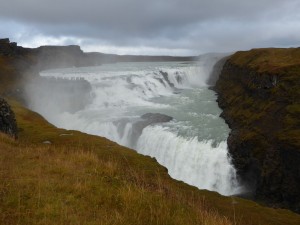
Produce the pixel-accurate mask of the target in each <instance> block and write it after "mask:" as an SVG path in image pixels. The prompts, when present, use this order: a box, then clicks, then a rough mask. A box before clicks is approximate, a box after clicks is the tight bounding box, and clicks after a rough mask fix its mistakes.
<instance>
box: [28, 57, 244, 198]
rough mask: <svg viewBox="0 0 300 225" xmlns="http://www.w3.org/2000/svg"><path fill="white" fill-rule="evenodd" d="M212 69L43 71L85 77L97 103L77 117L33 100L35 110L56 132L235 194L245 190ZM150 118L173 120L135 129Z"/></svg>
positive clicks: (145, 66) (129, 66)
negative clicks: (81, 136) (132, 152)
mask: <svg viewBox="0 0 300 225" xmlns="http://www.w3.org/2000/svg"><path fill="white" fill-rule="evenodd" d="M209 65H210V66H207V64H206V63H205V61H201V62H199V63H197V64H195V63H178V62H177V63H174V62H172V63H117V64H108V65H103V66H100V67H87V68H72V69H59V70H52V71H45V72H43V73H42V74H41V75H42V76H51V77H53V76H54V77H63V78H67V79H72V78H77V77H82V78H84V79H86V80H87V81H88V82H90V83H91V85H92V93H91V95H92V96H93V100H92V102H91V103H90V104H88V105H87V106H86V107H85V108H84V109H83V110H81V111H78V112H76V113H73V114H71V113H67V112H64V113H61V114H54V115H53V112H43V111H42V108H43V103H42V102H43V101H42V100H41V101H40V102H37V100H36V98H35V100H34V101H35V102H31V103H32V104H31V105H32V106H33V109H34V110H36V111H38V112H42V114H43V115H44V116H45V117H46V118H47V119H48V120H49V121H50V122H52V123H53V124H55V125H56V126H58V127H63V128H67V129H77V130H80V131H84V132H87V133H90V134H96V135H100V136H104V137H107V138H109V139H111V140H113V141H116V142H118V143H119V144H121V145H125V146H128V147H130V148H133V149H136V150H137V151H138V152H139V153H141V154H144V155H150V156H153V157H155V158H156V159H157V161H158V162H159V163H160V164H162V165H164V166H165V167H167V168H168V171H169V174H170V175H171V176H172V177H173V178H175V179H177V180H182V181H184V182H186V183H189V184H191V185H195V186H197V187H198V188H200V189H208V190H213V191H217V192H219V193H221V194H223V195H232V194H237V193H239V192H240V191H241V189H240V187H239V185H238V183H237V180H236V172H235V169H234V168H233V166H232V165H231V163H230V158H229V157H228V152H227V144H226V139H227V136H228V133H229V128H228V127H227V125H226V124H225V122H224V121H223V120H222V119H221V118H220V117H219V114H220V112H221V111H220V109H219V108H218V106H217V103H216V101H215V100H216V96H215V93H214V92H213V91H211V90H209V89H208V87H207V86H206V84H205V81H206V80H207V78H208V74H209V72H210V70H211V65H213V64H212V63H210V64H209ZM160 71H162V72H163V73H161V72H160ZM163 74H165V75H163ZM145 113H161V114H165V115H169V116H172V117H173V120H171V121H170V122H167V123H156V124H151V125H148V126H146V127H138V126H136V124H137V123H138V122H139V121H142V119H141V118H140V116H141V115H143V114H145Z"/></svg>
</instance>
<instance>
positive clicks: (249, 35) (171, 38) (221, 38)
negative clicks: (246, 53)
mask: <svg viewBox="0 0 300 225" xmlns="http://www.w3.org/2000/svg"><path fill="white" fill-rule="evenodd" d="M299 10H300V2H299V1H298V0H289V1H282V0H252V1H241V0H226V1H225V0H202V1H201V0H152V1H149V0H147V1H146V0H85V1H82V0H64V1H62V0H27V1H24V0H10V1H5V2H2V3H1V8H0V23H1V22H2V24H3V26H7V27H8V25H7V24H11V22H7V21H13V22H14V25H15V26H16V27H18V30H16V31H14V32H15V35H14V36H15V37H16V38H17V39H18V38H19V39H22V38H29V37H30V35H29V36H28V33H30V34H31V35H44V36H48V37H53V38H55V37H70V41H69V42H72V40H73V39H72V38H75V39H77V40H78V42H80V43H83V44H86V45H88V44H93V45H97V43H101V44H109V45H115V46H130V47H133V46H148V47H157V48H169V49H174V48H182V49H190V50H191V52H193V51H194V50H195V48H199V52H201V51H209V50H208V48H218V47H219V48H220V49H224V50H234V49H235V48H241V47H242V48H248V47H251V46H253V47H257V46H260V45H261V44H263V43H265V42H268V41H269V43H270V45H272V43H273V44H274V45H275V44H276V45H280V44H283V45H289V44H288V43H289V39H291V42H290V43H291V44H292V45H294V44H295V41H294V40H295V37H296V38H298V37H299V31H297V30H300V23H299V22H298V21H299V19H300V18H299V13H298V12H299ZM269 23H270V24H271V25H270V29H266V27H267V26H268V24H269ZM292 23H294V26H295V28H294V31H292V30H291V29H290V28H289V27H285V24H292ZM282 26H283V27H282ZM20 28H21V29H20ZM26 29H29V30H30V32H28V31H26ZM274 29H275V30H276V29H281V30H282V32H287V33H286V36H282V34H280V32H274ZM11 30H12V27H8V31H7V32H4V33H7V34H10V33H13V31H11ZM24 30H25V31H24ZM0 31H1V34H2V30H1V28H0ZM268 33H270V34H274V35H275V36H274V37H268V38H266V36H268ZM273 39H274V42H272V40H273ZM237 40H239V41H238V42H237ZM213 51H215V50H214V49H213Z"/></svg>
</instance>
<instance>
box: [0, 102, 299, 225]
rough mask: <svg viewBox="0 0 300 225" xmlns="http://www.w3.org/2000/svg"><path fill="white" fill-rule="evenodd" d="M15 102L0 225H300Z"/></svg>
mask: <svg viewBox="0 0 300 225" xmlns="http://www.w3.org/2000/svg"><path fill="white" fill-rule="evenodd" d="M10 104H11V105H12V106H13V110H14V111H15V112H16V117H17V122H18V124H19V126H20V138H19V140H18V141H14V140H11V139H10V138H8V137H6V136H4V135H0V160H1V163H0V180H1V182H0V223H1V224H125V225H126V224H141V225H142V224H179V225H180V224H205V225H217V224H218V225H219V224H224V225H227V224H228V225H229V224H243V225H247V224H261V225H265V224H298V223H299V222H300V216H298V215H296V214H293V213H291V212H289V211H287V210H275V209H270V208H266V207H262V206H260V205H258V204H257V203H254V202H251V201H247V200H244V199H239V198H235V197H232V198H230V197H224V196H221V195H219V194H217V193H214V192H209V191H204V190H203V191H200V190H198V189H197V188H194V187H191V186H189V185H186V184H184V183H182V182H179V181H175V180H173V179H171V178H170V177H169V175H168V174H167V170H166V169H165V168H164V167H162V166H160V165H159V164H158V163H157V162H156V161H155V160H154V159H152V158H150V157H146V156H142V155H139V154H137V153H136V152H135V151H133V150H130V149H127V148H125V147H121V146H119V145H117V144H116V143H113V142H111V141H108V140H107V139H105V138H101V137H97V136H92V135H87V134H84V133H80V132H77V131H67V130H63V129H58V128H56V127H54V126H52V125H51V124H49V123H48V122H47V121H45V120H44V119H43V118H42V117H41V116H40V115H38V114H37V113H34V112H31V111H29V110H28V109H26V108H24V107H22V106H21V105H20V104H18V103H17V102H15V101H13V100H10ZM62 134H69V135H62ZM44 141H51V143H52V144H43V142H44Z"/></svg>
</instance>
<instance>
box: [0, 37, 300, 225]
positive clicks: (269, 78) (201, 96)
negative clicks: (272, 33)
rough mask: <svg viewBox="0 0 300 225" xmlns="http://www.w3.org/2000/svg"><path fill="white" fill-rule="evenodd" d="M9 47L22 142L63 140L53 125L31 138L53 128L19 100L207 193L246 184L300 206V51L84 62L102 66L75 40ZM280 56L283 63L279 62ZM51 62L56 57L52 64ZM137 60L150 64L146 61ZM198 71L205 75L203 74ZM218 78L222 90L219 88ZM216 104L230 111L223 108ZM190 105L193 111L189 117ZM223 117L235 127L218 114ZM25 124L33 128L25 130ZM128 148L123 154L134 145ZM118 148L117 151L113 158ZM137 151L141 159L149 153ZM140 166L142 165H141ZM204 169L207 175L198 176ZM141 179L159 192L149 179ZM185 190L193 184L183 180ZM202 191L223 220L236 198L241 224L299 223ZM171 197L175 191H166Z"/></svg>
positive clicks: (7, 93)
mask: <svg viewBox="0 0 300 225" xmlns="http://www.w3.org/2000/svg"><path fill="white" fill-rule="evenodd" d="M4 45H5V46H6V50H5V51H2V52H1V53H0V63H1V70H0V75H1V76H0V79H1V83H0V87H1V96H2V97H4V98H6V99H8V100H9V103H12V105H13V110H14V111H15V113H16V116H17V122H19V126H20V128H19V136H20V143H22V142H24V143H27V142H26V141H28V140H31V139H30V138H32V140H38V141H39V144H41V145H45V144H43V141H49V143H51V144H52V145H53V148H55V146H56V145H58V144H59V143H60V142H59V141H58V140H57V137H56V136H55V137H54V136H52V131H51V132H49V131H47V132H42V138H43V139H40V135H41V134H40V133H41V132H39V130H38V131H37V132H35V133H34V136H32V135H31V136H28V132H29V131H30V132H31V130H33V128H32V127H38V129H41V130H42V129H44V126H45V127H47V126H48V125H47V126H46V125H43V126H42V127H43V128H40V124H39V123H40V122H39V123H36V122H35V120H32V118H31V117H29V116H28V115H31V113H29V112H27V111H26V113H24V112H23V111H22V110H20V109H19V107H16V105H15V103H14V101H15V99H17V100H18V101H19V102H22V103H23V104H25V105H26V106H27V107H30V108H32V109H34V110H36V111H39V112H40V113H41V114H42V115H44V116H45V118H47V119H48V120H49V121H50V122H52V123H54V124H56V125H57V126H60V127H66V128H68V129H72V130H73V129H81V130H82V131H84V132H88V133H91V134H96V135H101V136H107V137H108V138H110V139H112V140H113V141H117V142H118V143H121V144H123V145H126V146H128V147H131V148H135V149H137V151H140V152H141V153H144V154H146V155H150V156H153V157H156V158H157V161H158V162H160V163H161V164H162V165H165V166H166V167H170V168H169V169H168V173H169V174H170V175H171V176H172V177H174V178H176V179H179V180H184V179H183V178H182V177H185V178H188V180H187V181H185V182H187V183H190V184H192V185H195V186H197V187H199V188H201V189H210V190H214V191H218V192H220V193H222V194H224V195H234V194H240V193H243V191H244V190H243V188H245V189H247V190H250V191H251V193H252V195H251V196H250V197H251V198H254V199H256V200H258V201H262V202H264V203H268V204H269V205H271V206H273V207H285V208H289V209H292V210H294V211H296V212H297V211H298V209H299V206H298V202H299V201H298V196H299V192H298V189H299V188H298V187H299V171H298V167H297V165H298V161H299V155H298V153H299V152H298V150H299V145H298V142H299V136H298V134H299V126H298V125H299V109H298V103H299V102H298V101H299V98H298V97H299V91H298V89H297V87H299V76H298V75H299V70H298V69H299V62H298V61H297V59H298V58H299V57H297V56H298V51H299V49H287V50H281V49H273V50H268V49H264V50H252V51H250V52H238V53H235V54H233V55H232V56H229V58H225V59H222V60H221V62H218V63H217V64H215V62H217V61H218V60H219V59H220V58H218V57H217V58H215V57H212V58H209V57H210V56H207V58H208V59H209V60H208V64H207V63H204V62H205V57H202V59H201V58H200V60H199V62H198V64H197V62H194V61H195V59H194V58H180V59H178V62H174V61H177V59H176V60H174V61H173V62H159V63H158V62H138V63H137V62H128V61H130V59H134V58H135V57H130V59H129V58H126V57H123V59H122V62H121V63H120V62H119V63H115V64H105V65H104V64H103V65H102V66H98V67H87V66H94V65H99V64H101V63H100V62H101V60H96V59H95V58H93V60H91V61H89V60H86V61H84V60H82V61H81V59H83V58H85V57H86V56H87V55H88V54H86V53H83V52H82V51H81V50H80V48H79V47H76V46H68V47H62V48H60V47H51V46H50V47H43V48H38V49H25V48H22V47H18V46H16V45H15V44H11V43H9V42H8V43H7V42H5V43H4V44H3V46H4ZM7 46H8V47H7ZM9 49H10V50H9ZM41 49H44V50H41ZM66 49H69V50H66ZM71 49H72V50H71ZM0 50H1V48H0ZM73 50H74V51H73ZM41 52H42V53H41ZM74 52H76V54H75V53H74ZM41 54H42V55H43V57H41ZM274 54H275V55H276V58H275V59H276V60H275V59H274V58H272V55H274ZM287 56H289V57H287ZM60 57H61V58H60ZM102 57H104V58H105V57H106V56H105V55H102ZM111 57H112V56H108V58H106V60H107V62H112V61H110V60H111ZM113 57H114V58H115V57H117V58H118V56H113ZM121 58H122V57H121ZM137 58H138V57H137ZM137 58H135V59H137ZM146 58H147V57H146ZM150 58H151V57H150ZM159 58H160V59H165V60H166V61H170V60H171V59H174V58H169V57H159ZM207 58H206V59H207ZM52 59H55V60H54V61H53V62H51V61H52ZM57 59H66V60H57ZM85 59H86V58H85ZM143 59H145V58H143ZM148 59H149V58H147V60H148ZM152 59H154V61H155V58H152ZM156 59H157V58H156ZM191 59H193V61H191ZM147 60H145V61H147ZM201 60H202V61H201ZM95 61H96V62H97V63H95ZM124 61H126V62H124ZM133 61H134V60H133ZM139 61H144V60H142V59H141V58H140V60H139ZM150 61H151V60H150ZM171 61H172V60H171ZM79 62H81V63H83V62H84V63H85V64H81V65H84V66H86V67H81V68H74V66H79V65H80V64H78V63H79ZM223 64H224V66H223ZM205 66H207V67H205ZM65 67H69V68H65ZM213 67H214V70H213V71H211V69H212V68H213ZM55 68H60V69H55ZM199 68H200V69H199ZM204 68H210V69H208V70H206V69H204ZM49 69H50V70H49ZM45 70H46V71H45ZM41 71H43V72H41ZM216 71H217V72H216ZM218 71H219V72H218ZM39 74H41V75H42V76H41V77H39ZM105 74H106V75H105ZM199 74H204V75H203V76H202V77H201V79H199V77H198V76H197V75H199ZM209 74H210V75H211V76H210V77H209V76H208V75H209ZM219 74H220V77H218V75H219ZM46 77H47V78H46ZM49 77H50V78H49ZM57 77H60V79H58V78H57ZM83 77H84V79H83ZM61 78H63V79H61ZM215 82H216V86H215V87H212V86H213V85H214V84H215ZM114 87H118V89H116V88H114ZM120 88H123V89H120ZM211 89H213V90H215V91H216V92H217V93H218V96H216V95H215V93H214V91H213V90H211ZM118 90H121V91H119V92H118ZM61 91H64V93H62V92H61ZM78 91H79V93H78ZM49 93H51V95H49ZM105 99H108V100H109V101H106V100H105ZM216 100H217V101H218V103H219V105H220V107H221V108H222V109H223V110H224V111H223V112H222V111H221V110H220V109H219V108H218V107H217V105H216V102H215V101H216ZM66 102H68V104H65V103H66ZM136 103H138V104H136ZM170 103H172V104H170ZM95 104H96V107H93V106H95ZM170 105H174V106H176V107H177V108H176V107H170ZM140 106H143V107H146V109H145V108H141V107H140ZM120 109H122V111H121V110H120ZM186 109H188V112H190V113H186ZM43 110H44V111H43ZM23 114H24V115H23ZM220 114H221V116H222V117H223V118H224V119H225V121H226V123H227V124H228V125H229V127H230V129H231V131H230V129H229V128H228V126H227V125H226V124H225V122H224V121H223V120H222V119H221V118H219V115H220ZM99 115H101V117H99ZM274 115H275V116H274ZM87 118H89V119H88V120H87ZM187 118H188V119H190V122H188V120H187ZM24 120H28V121H30V123H32V124H30V125H29V126H27V125H26V126H25V125H24V124H26V123H25V122H24ZM274 120H275V121H276V123H275V122H274ZM64 122H65V124H64ZM82 128H83V129H82ZM51 129H57V128H51ZM72 130H71V131H61V133H60V134H59V138H64V137H66V140H68V139H67V138H70V139H71V138H73V137H74V138H75V136H77V135H78V133H76V131H72ZM33 131H34V130H33ZM141 131H142V132H141ZM203 131H205V132H203ZM48 132H49V133H48ZM228 134H229V138H228V140H227V137H228ZM60 135H62V136H60ZM68 135H70V136H68ZM25 137H26V138H25ZM91 137H92V136H87V137H85V138H86V139H89V138H91ZM174 140H175V141H174ZM226 140H227V141H226ZM73 142H74V143H75V140H72V141H70V142H66V143H68V144H70V145H72V143H73ZM62 143H63V142H62ZM104 143H105V145H103V147H104V150H103V152H105V151H106V149H105V148H106V147H105V146H108V147H107V148H109V146H115V145H114V144H113V143H111V142H106V141H105V142H104ZM158 143H160V144H158ZM14 145H15V144H13V145H12V146H14ZM227 145H228V150H229V153H230V155H231V157H230V158H228V152H227ZM149 147H151V148H149ZM99 148H100V149H102V147H99ZM113 148H117V147H113ZM118 148H119V147H118ZM177 148H178V149H184V151H183V152H178V151H177V152H175V153H174V154H173V155H172V154H170V152H172V151H170V150H174V149H177ZM199 148H200V149H206V151H204V152H205V154H206V156H208V157H203V154H202V155H201V154H200V155H199V151H198V152H197V150H198V149H199ZM49 149H51V146H49ZM121 149H122V150H120V152H123V151H125V152H127V151H128V150H127V149H125V148H124V149H123V148H121ZM149 149H150V150H149ZM162 149H164V150H162ZM159 150H162V151H159ZM166 150H168V151H166ZM51 151H52V150H51ZM51 151H50V153H49V154H52V153H51ZM118 151H119V150H117V151H114V150H112V153H110V154H115V152H118ZM155 151H156V153H155V154H152V153H153V152H155ZM195 153H197V154H198V155H197V154H195ZM101 154H104V153H101ZM126 154H127V153H126ZM128 154H129V153H128ZM130 154H133V153H130ZM102 156H104V155H102ZM134 157H138V160H140V161H141V162H144V161H143V160H144V158H143V157H142V156H134ZM134 157H133V158H134ZM164 157H165V158H164ZM176 157H178V158H176ZM201 157H202V158H201ZM33 159H35V158H34V157H33V158H32V157H31V158H30V160H33ZM37 159H38V158H37ZM108 159H109V160H111V159H110V158H108ZM165 159H172V160H170V161H169V162H168V160H165ZM133 162H134V163H133V164H132V166H133V167H135V165H134V164H138V162H137V161H133ZM174 162H175V163H174ZM202 163H203V164H202ZM231 163H232V164H233V165H234V167H233V166H232V165H231ZM122 165H123V164H122ZM126 165H127V164H126ZM145 165H148V164H145ZM151 165H152V164H151ZM178 165H184V166H187V167H185V168H182V167H180V166H179V167H178ZM208 165H211V166H208ZM189 166H190V167H189ZM137 171H138V170H137ZM146 171H147V170H146ZM137 173H138V172H137ZM195 173H197V176H196V175H195ZM200 175H201V177H202V178H201V179H200V180H197V179H199V176H200ZM118 176H120V175H118ZM122 176H123V175H122ZM122 176H121V177H122ZM207 177H209V178H210V179H208V180H206V181H208V182H203V181H204V179H206V178H207ZM130 182H131V180H130ZM147 182H148V181H147ZM143 185H144V186H143V188H144V187H147V188H149V190H151V191H152V189H151V187H152V186H151V185H152V184H151V185H150V186H147V185H146V184H143ZM178 185H179V184H178ZM180 185H181V184H180ZM180 187H181V188H183V190H185V188H186V189H187V190H190V189H189V188H188V187H186V186H184V185H183V184H182V185H181V186H180ZM242 187H243V188H242ZM147 190H148V189H147ZM193 190H194V189H193ZM198 191H199V190H197V191H196V192H197V193H201V195H203V196H205V198H206V199H207V201H208V202H210V203H209V204H212V205H214V209H216V210H217V211H218V212H221V214H222V213H224V215H226V216H228V215H230V216H232V207H233V203H232V202H233V201H234V202H238V204H237V205H234V207H236V210H237V212H239V213H240V215H241V216H240V217H239V218H240V221H241V222H240V224H257V223H256V221H255V220H251V219H247V218H252V216H253V215H255V218H259V220H260V221H263V222H262V224H298V222H299V216H297V215H294V214H290V213H289V212H288V213H287V212H286V211H285V210H282V211H281V210H275V209H268V208H265V207H261V206H258V205H257V204H255V203H250V201H249V202H248V201H247V200H243V199H239V198H235V197H230V198H226V197H222V196H219V195H215V194H214V193H209V192H205V191H204V192H202V191H199V192H198ZM164 193H165V195H166V196H169V193H168V189H167V188H166V190H165V192H164ZM193 193H194V192H193ZM203 193H205V194H203ZM176 196H177V195H176ZM233 199H234V200H233ZM214 201H216V202H220V203H219V204H217V203H214ZM227 201H228V202H229V203H228V202H227ZM221 202H222V203H221ZM227 204H229V206H228V205H227ZM253 204H254V205H253ZM118 207H119V206H118ZM228 207H229V208H228ZM261 212H264V213H261ZM252 213H253V214H252ZM230 216H229V217H230ZM230 218H231V217H230ZM242 218H243V219H242ZM286 221H289V222H286Z"/></svg>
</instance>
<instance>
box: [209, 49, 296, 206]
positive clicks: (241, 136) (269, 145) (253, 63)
mask: <svg viewBox="0 0 300 225" xmlns="http://www.w3.org/2000/svg"><path fill="white" fill-rule="evenodd" d="M299 87H300V48H292V49H253V50H251V51H245V52H237V53H235V54H234V55H233V56H231V57H230V58H229V59H228V60H227V62H226V63H225V65H224V68H223V70H222V73H221V75H220V78H219V80H218V82H217V84H216V87H215V89H216V91H217V92H218V93H219V100H218V101H219V105H220V106H221V108H223V109H224V112H223V114H222V115H223V117H224V118H225V120H226V121H227V122H228V124H229V126H230V127H231V129H232V132H231V134H230V137H229V139H228V144H229V150H230V153H231V155H232V157H233V162H234V164H235V166H236V168H237V169H238V171H239V174H240V176H241V178H242V179H243V180H244V181H245V183H246V184H247V185H248V186H250V188H251V189H252V190H254V196H255V197H256V198H257V199H261V200H263V201H265V202H268V203H269V204H271V205H273V206H281V207H287V208H290V209H293V210H295V211H298V212H299V210H300V205H299V203H300V191H299V190H300V173H299V163H300V151H299V149H300V116H299V115H300V88H299Z"/></svg>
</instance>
